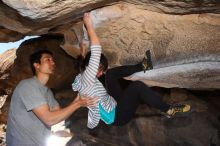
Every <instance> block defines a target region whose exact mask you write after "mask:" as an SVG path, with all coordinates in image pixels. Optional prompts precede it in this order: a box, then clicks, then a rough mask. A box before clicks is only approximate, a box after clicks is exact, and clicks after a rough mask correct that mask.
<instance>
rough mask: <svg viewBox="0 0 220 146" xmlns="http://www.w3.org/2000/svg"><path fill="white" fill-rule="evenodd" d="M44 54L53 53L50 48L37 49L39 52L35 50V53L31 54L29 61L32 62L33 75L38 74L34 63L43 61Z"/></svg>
mask: <svg viewBox="0 0 220 146" xmlns="http://www.w3.org/2000/svg"><path fill="white" fill-rule="evenodd" d="M42 54H50V55H53V53H52V52H50V51H49V50H40V51H37V52H34V53H33V54H31V55H30V58H29V62H30V66H31V70H32V73H33V75H35V74H36V70H35V68H34V63H39V64H40V63H41V62H40V59H41V57H42Z"/></svg>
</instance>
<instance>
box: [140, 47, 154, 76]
mask: <svg viewBox="0 0 220 146" xmlns="http://www.w3.org/2000/svg"><path fill="white" fill-rule="evenodd" d="M142 66H143V70H144V73H145V72H146V70H151V69H153V65H152V61H151V53H150V50H147V51H146V53H145V56H144V58H143V61H142Z"/></svg>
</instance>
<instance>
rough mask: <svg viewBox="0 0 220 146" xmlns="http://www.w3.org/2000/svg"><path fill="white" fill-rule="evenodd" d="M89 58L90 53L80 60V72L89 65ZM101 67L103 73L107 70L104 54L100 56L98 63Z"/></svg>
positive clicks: (106, 60)
mask: <svg viewBox="0 0 220 146" xmlns="http://www.w3.org/2000/svg"><path fill="white" fill-rule="evenodd" d="M90 56H91V52H88V53H87V54H86V57H85V58H84V59H83V61H82V59H81V64H80V72H83V71H84V70H85V69H86V66H88V65H89V59H90ZM99 64H101V65H102V70H103V72H105V71H106V70H107V69H108V59H107V58H106V57H105V55H104V54H101V58H100V63H99Z"/></svg>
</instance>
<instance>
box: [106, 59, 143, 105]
mask: <svg viewBox="0 0 220 146" xmlns="http://www.w3.org/2000/svg"><path fill="white" fill-rule="evenodd" d="M142 70H143V67H142V64H141V63H140V64H136V65H126V66H119V67H115V68H111V69H109V70H108V71H107V72H106V75H105V85H106V90H107V92H108V93H109V95H111V96H112V97H114V98H115V99H116V101H119V100H120V98H121V97H122V96H123V92H124V91H123V89H122V87H121V86H120V83H119V79H121V78H123V77H127V76H129V75H132V74H133V73H135V72H139V71H142Z"/></svg>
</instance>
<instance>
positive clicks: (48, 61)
mask: <svg viewBox="0 0 220 146" xmlns="http://www.w3.org/2000/svg"><path fill="white" fill-rule="evenodd" d="M34 66H35V69H36V73H43V74H53V73H54V71H55V68H56V65H55V62H54V60H53V57H52V56H51V55H50V54H42V56H41V59H40V63H35V64H34Z"/></svg>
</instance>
